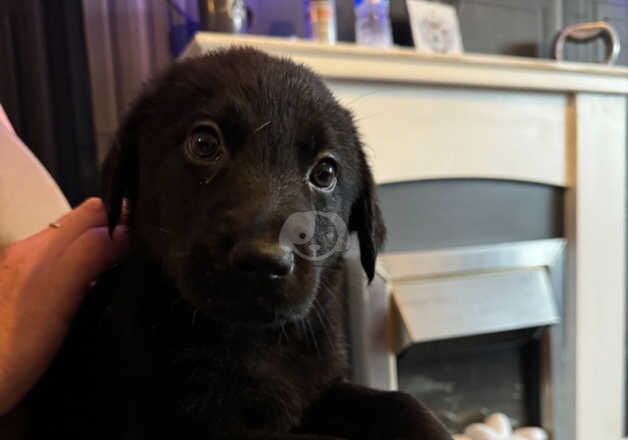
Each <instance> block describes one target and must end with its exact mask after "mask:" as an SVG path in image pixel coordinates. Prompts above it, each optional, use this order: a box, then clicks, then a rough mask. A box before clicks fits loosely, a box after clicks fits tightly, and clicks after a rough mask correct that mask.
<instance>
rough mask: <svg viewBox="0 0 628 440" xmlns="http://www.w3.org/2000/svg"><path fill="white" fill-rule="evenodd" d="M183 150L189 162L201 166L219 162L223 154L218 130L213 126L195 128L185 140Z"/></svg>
mask: <svg viewBox="0 0 628 440" xmlns="http://www.w3.org/2000/svg"><path fill="white" fill-rule="evenodd" d="M184 149H185V154H186V156H187V157H188V158H189V159H190V160H192V161H193V162H195V163H199V164H201V165H206V164H210V163H212V162H216V161H218V160H220V159H221V158H222V155H223V152H224V150H223V142H222V136H221V134H220V129H219V128H218V127H217V126H216V125H214V124H207V125H202V126H199V127H196V128H195V129H194V130H193V131H192V133H190V135H189V136H188V138H187V139H186V140H185V146H184Z"/></svg>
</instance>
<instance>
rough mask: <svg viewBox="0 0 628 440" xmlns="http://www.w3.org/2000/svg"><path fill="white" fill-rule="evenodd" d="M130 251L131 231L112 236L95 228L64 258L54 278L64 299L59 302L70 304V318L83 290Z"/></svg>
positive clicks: (122, 228)
mask: <svg viewBox="0 0 628 440" xmlns="http://www.w3.org/2000/svg"><path fill="white" fill-rule="evenodd" d="M128 249H129V239H128V229H127V228H126V226H118V227H117V228H116V229H115V231H114V234H113V240H112V239H111V237H110V236H109V231H108V229H107V227H106V226H102V227H97V228H92V229H90V230H88V231H87V232H85V233H84V234H83V235H81V237H80V238H79V239H77V240H76V241H75V242H74V243H72V245H71V246H70V247H69V248H68V249H67V250H66V251H65V252H63V254H62V255H61V258H60V259H59V260H58V261H57V263H56V264H55V265H54V274H55V275H54V277H55V279H56V281H57V282H56V283H55V284H56V285H57V286H59V288H60V289H59V290H60V291H61V293H60V294H61V295H64V298H59V301H68V303H67V304H68V306H67V308H66V310H68V312H69V314H70V315H71V314H72V313H73V312H74V309H75V306H77V305H78V303H79V302H80V299H81V298H82V296H83V292H84V290H85V289H86V288H87V287H88V286H89V284H90V283H91V282H92V281H94V280H95V279H96V278H97V277H98V275H100V274H101V273H102V272H104V271H105V270H107V269H108V268H110V267H111V266H113V265H114V264H115V263H116V262H118V261H120V260H121V259H122V258H123V257H124V255H125V254H126V253H127V251H128Z"/></svg>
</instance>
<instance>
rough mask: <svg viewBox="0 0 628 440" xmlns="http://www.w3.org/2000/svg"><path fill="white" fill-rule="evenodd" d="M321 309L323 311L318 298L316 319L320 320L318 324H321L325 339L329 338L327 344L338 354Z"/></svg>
mask: <svg viewBox="0 0 628 440" xmlns="http://www.w3.org/2000/svg"><path fill="white" fill-rule="evenodd" d="M319 308H321V309H322V306H321V303H320V301H319V300H318V298H315V299H314V313H316V317H317V318H318V322H319V323H320V324H321V329H322V330H323V333H324V334H325V337H326V338H327V342H328V343H329V347H330V348H331V349H332V351H333V352H336V346H335V345H334V343H333V341H332V340H331V336H330V334H329V328H328V327H327V325H326V324H325V322H324V321H323V318H322V316H321V311H319ZM323 314H324V313H323ZM328 322H329V321H328Z"/></svg>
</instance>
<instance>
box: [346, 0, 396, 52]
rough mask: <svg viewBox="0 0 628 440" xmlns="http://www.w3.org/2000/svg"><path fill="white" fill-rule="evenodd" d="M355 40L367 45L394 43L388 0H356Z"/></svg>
mask: <svg viewBox="0 0 628 440" xmlns="http://www.w3.org/2000/svg"><path fill="white" fill-rule="evenodd" d="M355 41H356V43H358V44H363V45H366V46H377V47H391V46H392V45H393V41H392V28H391V26H390V15H389V4H388V0H355Z"/></svg>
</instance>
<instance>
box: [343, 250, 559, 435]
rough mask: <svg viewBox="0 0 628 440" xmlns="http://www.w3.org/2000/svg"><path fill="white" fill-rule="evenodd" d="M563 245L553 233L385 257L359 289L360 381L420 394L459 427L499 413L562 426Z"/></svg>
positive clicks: (354, 303) (354, 301)
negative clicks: (557, 421) (373, 276)
mask: <svg viewBox="0 0 628 440" xmlns="http://www.w3.org/2000/svg"><path fill="white" fill-rule="evenodd" d="M564 248H565V241H564V240H563V239H546V240H534V241H524V242H515V243H501V244H491V245H483V246H467V247H459V248H448V249H439V250H428V251H417V252H396V253H389V254H386V255H384V257H383V258H382V261H381V264H382V267H380V268H379V271H378V275H377V277H376V279H375V281H374V283H373V284H372V286H371V288H370V289H368V290H367V291H366V293H364V292H362V293H360V290H359V289H350V291H351V292H354V294H353V295H352V297H351V309H352V316H351V319H350V322H352V324H353V326H352V334H353V335H355V338H354V340H353V347H354V350H353V359H354V379H355V380H356V381H358V382H361V383H364V384H368V385H370V386H375V387H378V388H383V389H400V390H403V391H406V392H408V393H410V394H412V395H414V396H415V397H417V398H418V399H419V400H421V401H423V402H424V403H425V404H427V406H428V407H430V408H431V409H432V410H433V411H434V412H435V413H436V415H437V416H438V417H439V418H440V420H441V421H442V422H443V423H445V425H446V426H447V427H448V428H449V429H450V430H451V432H452V433H454V432H462V431H463V430H464V428H465V427H466V426H467V425H469V424H470V423H474V422H480V421H482V420H484V418H485V417H486V416H488V415H489V414H491V413H495V412H501V413H505V414H507V415H508V416H509V417H510V419H511V422H512V424H513V426H514V427H515V428H516V427H519V426H530V425H533V426H542V427H543V428H545V429H547V430H549V431H554V430H555V429H554V425H555V423H554V420H555V419H556V418H560V416H561V411H564V408H561V405H562V404H563V403H562V399H558V398H557V397H556V396H559V395H560V396H564V395H565V392H566V390H565V389H564V386H563V385H562V382H561V380H560V378H559V377H557V373H558V371H559V370H560V369H561V367H560V365H561V362H562V360H561V358H560V357H561V350H560V349H559V348H558V347H559V346H560V344H562V343H563V341H562V335H563V333H564V331H563V328H562V327H563V323H562V322H561V318H560V317H561V305H562V303H563V300H562V298H563V282H562V279H563V271H564V268H563V266H564V262H563V260H564V255H563V254H564ZM350 266H351V263H350ZM351 270H352V269H351V268H350V272H351ZM349 279H353V282H360V280H359V276H356V277H350V278H349ZM356 292H357V293H356ZM387 316H388V317H390V316H392V317H393V319H392V320H391V319H386V317H387Z"/></svg>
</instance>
